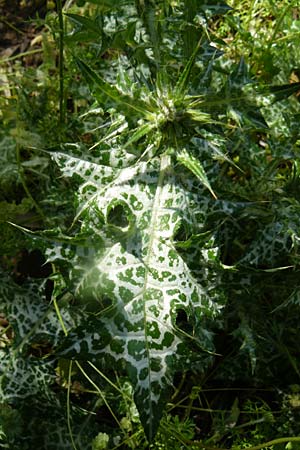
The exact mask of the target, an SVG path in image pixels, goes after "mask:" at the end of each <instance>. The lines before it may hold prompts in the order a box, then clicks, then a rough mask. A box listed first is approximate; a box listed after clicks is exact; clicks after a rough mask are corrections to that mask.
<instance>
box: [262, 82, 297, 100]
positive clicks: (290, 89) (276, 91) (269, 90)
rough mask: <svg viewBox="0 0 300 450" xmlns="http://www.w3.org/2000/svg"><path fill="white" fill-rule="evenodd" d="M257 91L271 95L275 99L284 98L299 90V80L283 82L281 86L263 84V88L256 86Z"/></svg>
mask: <svg viewBox="0 0 300 450" xmlns="http://www.w3.org/2000/svg"><path fill="white" fill-rule="evenodd" d="M257 91H258V92H260V93H262V94H265V95H273V96H274V99H275V101H277V102H278V101H280V100H284V99H285V98H288V97H289V96H290V95H292V94H295V93H296V92H299V91H300V82H297V83H291V84H283V85H281V86H264V87H263V88H260V87H258V88H257Z"/></svg>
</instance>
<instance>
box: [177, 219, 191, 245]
mask: <svg viewBox="0 0 300 450" xmlns="http://www.w3.org/2000/svg"><path fill="white" fill-rule="evenodd" d="M189 236H190V233H189V232H188V230H187V227H186V224H185V223H184V222H181V223H180V225H179V227H178V228H177V230H176V233H175V235H174V241H175V242H185V241H186V240H187V239H188V238H189Z"/></svg>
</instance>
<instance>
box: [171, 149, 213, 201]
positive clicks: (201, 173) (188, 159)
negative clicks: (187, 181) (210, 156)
mask: <svg viewBox="0 0 300 450" xmlns="http://www.w3.org/2000/svg"><path fill="white" fill-rule="evenodd" d="M177 161H179V162H180V164H183V165H184V166H185V167H186V168H187V169H189V170H190V171H191V172H192V173H193V174H194V175H195V176H196V177H197V178H198V180H200V181H201V183H202V184H203V186H205V187H206V188H207V189H208V190H209V192H210V193H211V194H212V196H213V197H214V198H215V199H216V198H217V196H216V194H215V193H214V191H213V190H212V188H211V186H210V183H209V181H208V178H207V176H206V173H205V170H204V168H203V166H202V164H201V163H200V161H199V160H198V159H196V158H195V157H194V156H192V155H190V154H189V153H188V152H187V150H186V149H183V150H181V152H180V153H178V154H177Z"/></svg>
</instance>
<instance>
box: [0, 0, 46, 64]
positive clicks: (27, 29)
mask: <svg viewBox="0 0 300 450" xmlns="http://www.w3.org/2000/svg"><path fill="white" fill-rule="evenodd" d="M46 12H47V0H26V1H24V0H0V59H4V60H6V59H8V58H11V57H13V56H15V55H17V54H19V53H24V52H26V51H28V50H31V49H34V38H35V36H36V34H37V25H36V23H34V22H33V19H36V18H44V17H45V14H46Z"/></svg>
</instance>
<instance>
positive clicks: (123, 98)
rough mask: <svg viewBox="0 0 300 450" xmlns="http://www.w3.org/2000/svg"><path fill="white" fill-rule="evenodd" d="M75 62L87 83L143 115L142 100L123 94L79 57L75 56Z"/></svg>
mask: <svg viewBox="0 0 300 450" xmlns="http://www.w3.org/2000/svg"><path fill="white" fill-rule="evenodd" d="M75 60H76V63H77V65H78V67H79V69H80V71H81V72H82V73H83V75H84V76H85V78H86V79H87V81H88V82H89V83H91V84H92V85H95V86H96V88H98V89H99V90H100V91H101V92H103V93H104V94H105V95H107V97H109V98H111V99H112V100H114V101H115V102H117V103H121V104H123V105H126V106H127V107H129V108H130V109H133V110H135V111H137V112H139V113H140V114H141V115H142V116H144V115H145V108H144V105H143V103H142V102H139V101H138V100H137V99H133V98H131V97H129V95H124V94H123V93H122V92H120V91H119V90H118V89H117V88H116V87H115V86H112V85H111V84H109V83H107V82H106V81H105V80H104V79H103V78H102V77H101V76H100V75H98V74H97V73H96V72H95V71H94V70H93V69H91V68H90V67H89V66H88V65H87V64H86V63H85V62H84V61H82V60H81V59H79V58H75Z"/></svg>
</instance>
